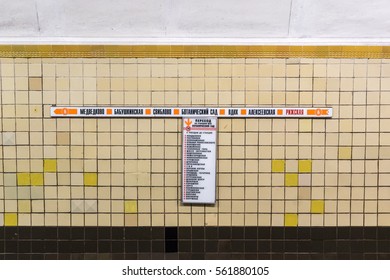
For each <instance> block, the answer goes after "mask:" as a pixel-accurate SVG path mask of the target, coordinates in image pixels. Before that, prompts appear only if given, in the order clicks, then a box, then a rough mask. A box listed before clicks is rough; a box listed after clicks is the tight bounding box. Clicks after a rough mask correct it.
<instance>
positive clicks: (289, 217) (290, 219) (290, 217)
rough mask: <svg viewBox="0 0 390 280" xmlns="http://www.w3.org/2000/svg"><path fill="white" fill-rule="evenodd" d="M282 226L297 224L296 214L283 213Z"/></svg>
mask: <svg viewBox="0 0 390 280" xmlns="http://www.w3.org/2000/svg"><path fill="white" fill-rule="evenodd" d="M284 226H286V227H296V226H298V214H285V215H284Z"/></svg>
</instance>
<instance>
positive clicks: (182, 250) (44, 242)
mask: <svg viewBox="0 0 390 280" xmlns="http://www.w3.org/2000/svg"><path fill="white" fill-rule="evenodd" d="M0 259H121V260H124V259H134V260H137V259H158V260H161V259H277V260H280V259H285V260H290V259H291V260H297V259H319V260H324V259H331V260H333V259H359V260H362V259H386V260H387V259H390V227H1V228H0Z"/></svg>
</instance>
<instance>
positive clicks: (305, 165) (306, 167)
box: [298, 159, 311, 173]
mask: <svg viewBox="0 0 390 280" xmlns="http://www.w3.org/2000/svg"><path fill="white" fill-rule="evenodd" d="M298 170H299V173H308V172H311V160H310V159H304V160H299V162H298Z"/></svg>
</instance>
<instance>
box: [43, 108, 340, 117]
mask: <svg viewBox="0 0 390 280" xmlns="http://www.w3.org/2000/svg"><path fill="white" fill-rule="evenodd" d="M50 116H51V117H57V118H64V117H66V118H148V117H153V118H156V117H162V118H188V117H220V118H331V117H332V116H333V109H332V108H318V107H315V108H306V107H294V108H280V107H273V108H268V107H261V108H259V107H256V108H255V107H253V108H252V107H239V108H235V107H230V108H219V107H186V108H183V107H100V106H97V107H92V106H86V107H73V106H72V107H70V106H69V107H68V106H52V107H51V108H50Z"/></svg>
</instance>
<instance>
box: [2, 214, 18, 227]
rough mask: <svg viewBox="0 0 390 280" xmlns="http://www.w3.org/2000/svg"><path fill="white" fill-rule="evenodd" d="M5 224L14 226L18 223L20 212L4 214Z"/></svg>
mask: <svg viewBox="0 0 390 280" xmlns="http://www.w3.org/2000/svg"><path fill="white" fill-rule="evenodd" d="M4 225H5V226H10V227H14V226H17V225H18V214H16V213H5V214H4Z"/></svg>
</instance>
